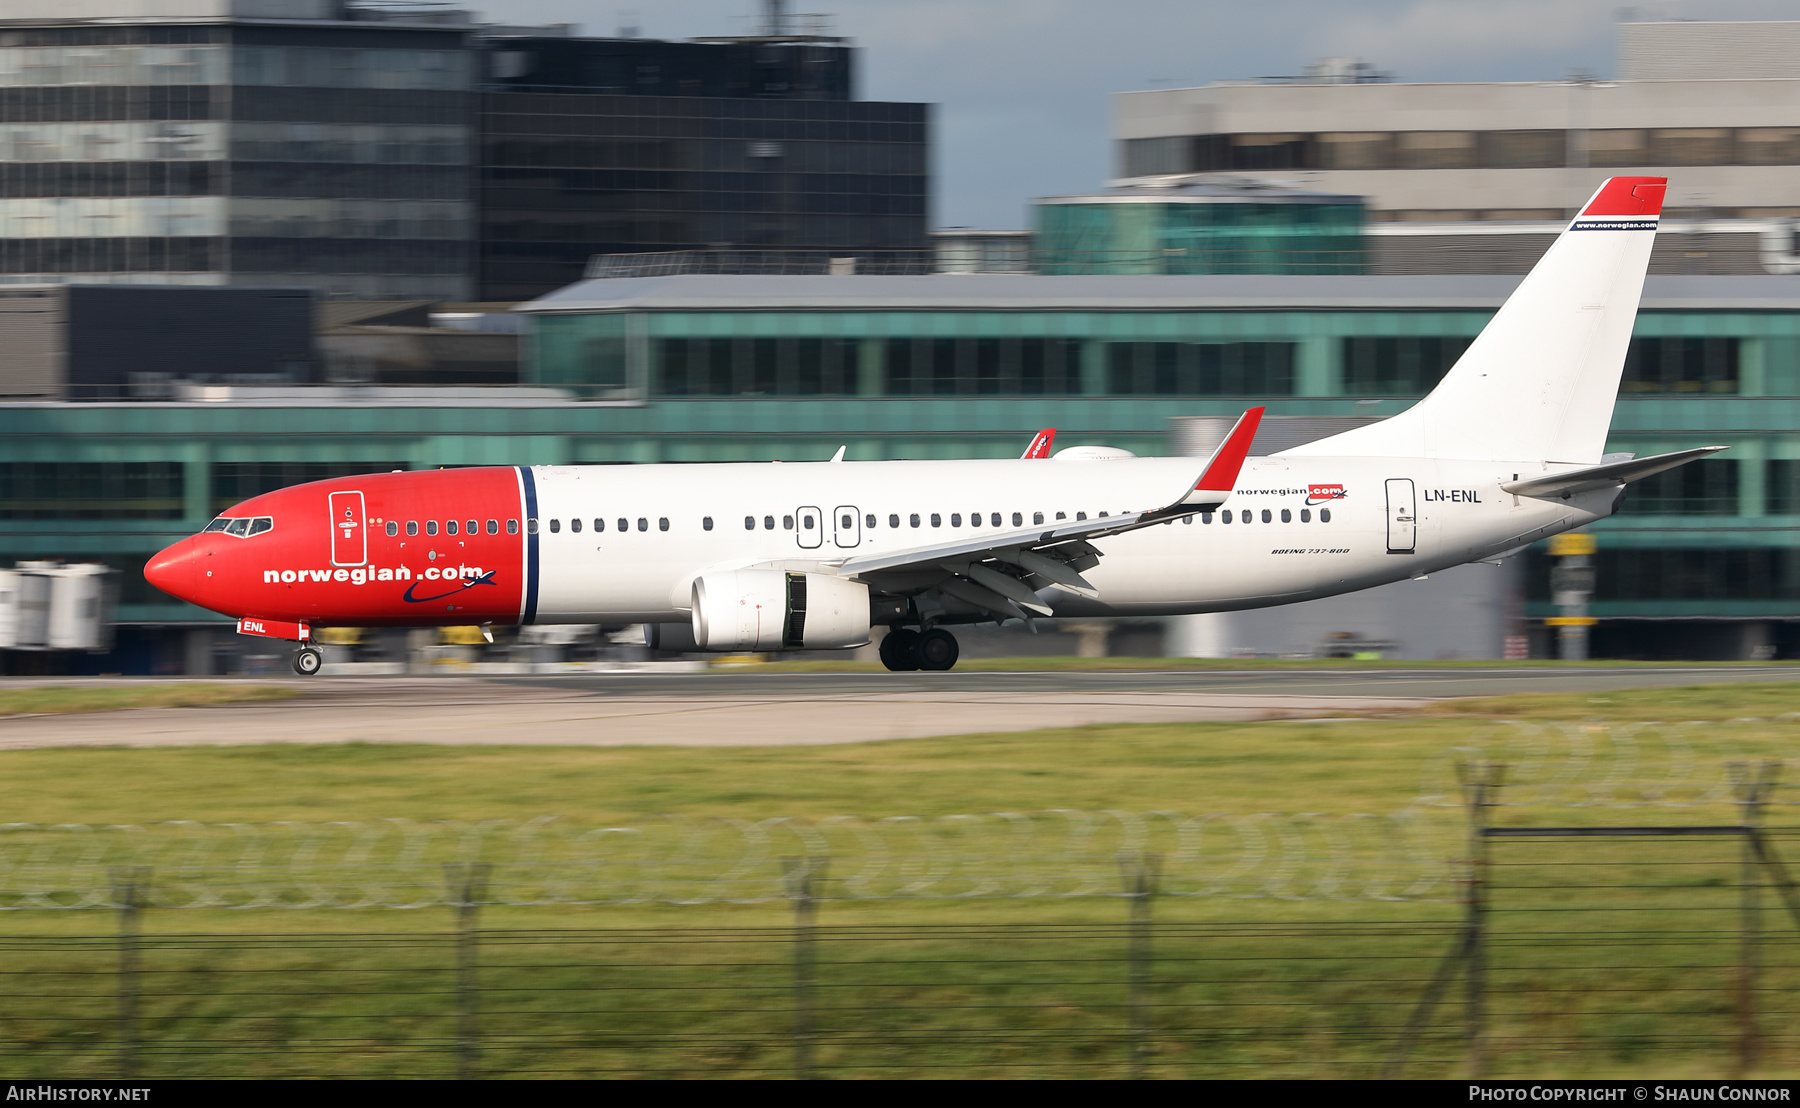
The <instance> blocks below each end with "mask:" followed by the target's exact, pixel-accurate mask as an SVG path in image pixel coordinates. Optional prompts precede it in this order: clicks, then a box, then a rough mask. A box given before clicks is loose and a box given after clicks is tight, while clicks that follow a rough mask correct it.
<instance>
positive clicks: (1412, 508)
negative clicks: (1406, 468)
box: [1387, 477, 1419, 554]
mask: <svg viewBox="0 0 1800 1108" xmlns="http://www.w3.org/2000/svg"><path fill="white" fill-rule="evenodd" d="M1418 534H1419V513H1418V505H1417V504H1416V503H1414V497H1413V483H1412V481H1411V480H1410V479H1408V478H1405V477H1392V478H1389V479H1388V483H1387V552H1388V553H1389V554H1411V553H1412V552H1413V551H1414V550H1415V549H1417V548H1418V545H1419V539H1418Z"/></svg>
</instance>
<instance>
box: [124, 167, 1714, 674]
mask: <svg viewBox="0 0 1800 1108" xmlns="http://www.w3.org/2000/svg"><path fill="white" fill-rule="evenodd" d="M1665 184H1666V181H1665V179H1664V178H1660V177H1616V178H1613V179H1611V180H1609V181H1607V182H1606V183H1605V184H1604V185H1602V186H1601V187H1600V189H1599V190H1598V191H1597V192H1596V193H1595V194H1594V196H1593V198H1592V199H1591V200H1590V201H1589V202H1588V204H1587V205H1586V206H1585V207H1584V208H1583V210H1582V212H1581V214H1580V215H1578V216H1577V217H1576V218H1575V219H1574V220H1573V221H1571V223H1570V224H1569V227H1568V229H1567V230H1566V231H1565V232H1564V233H1563V234H1562V236H1561V237H1560V238H1558V239H1557V241H1556V242H1555V244H1554V245H1552V246H1551V248H1550V250H1549V251H1548V252H1547V253H1546V254H1545V255H1544V257H1543V258H1542V260H1540V261H1539V263H1538V264H1537V266H1536V267H1535V268H1534V269H1533V270H1532V271H1531V273H1530V275H1529V276H1527V277H1526V278H1525V280H1524V282H1523V283H1522V284H1520V286H1519V288H1518V290H1517V291H1516V292H1514V294H1513V295H1512V297H1511V298H1510V299H1509V300H1508V301H1507V302H1506V304H1505V305H1504V306H1503V307H1502V308H1501V309H1500V311H1499V312H1498V313H1497V314H1496V315H1495V316H1494V318H1493V319H1492V320H1491V321H1490V322H1489V323H1488V325H1487V327H1486V328H1485V329H1484V330H1483V331H1482V332H1481V335H1480V336H1479V337H1478V338H1477V339H1476V340H1475V342H1474V343H1473V344H1472V345H1471V346H1470V347H1469V349H1468V351H1467V352H1466V353H1465V354H1464V355H1463V357H1462V358H1461V359H1460V360H1459V361H1458V362H1457V363H1456V365H1455V366H1454V367H1453V368H1452V369H1451V370H1450V372H1449V373H1448V374H1447V375H1446V376H1445V377H1444V379H1443V381H1442V382H1441V383H1440V384H1439V385H1438V387H1437V388H1436V389H1434V390H1433V391H1432V392H1431V394H1430V395H1429V396H1427V397H1425V398H1424V399H1423V400H1422V401H1420V402H1419V403H1418V404H1416V405H1414V406H1413V407H1412V408H1411V409H1409V410H1407V411H1405V412H1403V413H1401V414H1400V415H1397V416H1395V417H1393V418H1392V419H1388V420H1385V421H1383V422H1381V423H1375V424H1370V425H1367V426H1363V427H1359V428H1357V429H1355V430H1352V431H1348V432H1346V433H1344V434H1341V435H1335V436H1333V437H1331V438H1327V439H1322V440H1319V441H1317V442H1313V443H1310V444H1308V445H1306V446H1302V447H1298V448H1296V449H1292V450H1285V451H1281V452H1279V453H1276V454H1273V455H1270V456H1268V457H1259V458H1247V454H1248V451H1249V447H1250V443H1251V440H1252V438H1253V437H1254V436H1255V432H1256V427H1257V423H1258V421H1259V420H1260V419H1261V416H1262V411H1263V410H1262V409H1261V408H1253V409H1251V410H1250V411H1248V412H1246V413H1245V414H1244V416H1243V417H1242V418H1241V419H1240V420H1239V421H1238V423H1237V425H1236V426H1235V427H1234V428H1233V430H1232V432H1231V433H1230V435H1229V436H1228V437H1227V438H1226V440H1225V441H1224V443H1223V444H1222V445H1221V446H1220V447H1219V448H1218V450H1217V451H1216V452H1215V453H1214V455H1213V456H1212V457H1210V458H1207V459H1204V460H1197V459H1192V458H1135V457H1131V456H1130V455H1129V454H1127V453H1126V452H1124V451H1118V450H1108V449H1105V448H1095V447H1076V448H1072V449H1070V450H1064V451H1061V452H1059V453H1058V454H1057V455H1055V456H1054V457H1053V458H1050V459H1048V460H1045V459H1042V457H1041V455H1042V454H1043V453H1046V452H1047V449H1048V441H1047V439H1044V438H1043V436H1045V435H1047V434H1049V432H1048V431H1046V432H1041V433H1040V440H1043V448H1042V449H1038V448H1037V444H1036V443H1035V442H1034V448H1033V449H1028V450H1027V451H1026V456H1025V457H1023V458H1019V459H1013V460H991V461H884V462H847V461H842V460H841V459H842V456H843V452H842V451H841V450H840V451H839V452H838V455H837V457H836V458H834V459H833V460H832V461H831V462H820V463H786V464H783V463H742V464H723V465H646V466H517V467H490V468H481V469H461V470H441V471H432V472H416V473H393V474H379V475H370V476H364V477H347V478H338V479H334V480H329V481H318V482H313V483H311V484H306V485H300V486H296V487H294V488H289V489H283V490H280V491H278V492H273V493H269V494H266V495H263V496H259V497H255V498H253V499H250V500H247V501H245V502H244V503H242V504H240V505H238V506H237V507H235V508H233V509H232V510H231V511H229V512H227V513H226V514H225V515H223V516H221V517H219V518H218V519H216V520H214V521H213V522H212V523H211V524H210V525H208V527H207V528H206V530H205V531H203V532H202V533H200V534H198V535H195V536H192V537H190V538H187V539H184V540H182V541H181V542H178V543H176V544H175V545H173V546H171V547H169V548H168V549H167V550H165V551H163V552H162V553H160V554H158V555H157V556H156V558H155V559H153V560H152V561H151V562H150V564H149V565H148V566H147V567H146V569H145V576H146V577H147V578H148V579H149V580H150V582H151V583H152V584H153V585H155V586H156V587H157V588H160V589H162V590H163V591H164V592H167V593H170V594H172V595H175V596H179V597H182V598H184V599H187V600H190V601H192V602H194V603H196V604H199V605H202V606H204V607H207V608H211V609H213V610H215V611H219V612H223V613H226V614H228V615H232V616H235V617H238V619H239V625H238V626H239V630H240V631H242V632H243V633H246V634H259V635H267V636H272V637H277V638H286V639H290V640H295V641H298V642H299V643H301V644H302V646H301V649H300V650H299V651H298V652H297V654H296V656H295V668H296V669H297V670H299V671H300V672H302V673H310V672H316V671H317V669H318V665H319V656H318V653H317V651H315V650H313V649H312V647H311V646H310V645H307V644H308V643H309V642H310V638H311V628H312V627H313V626H314V625H347V626H377V625H401V626H419V625H449V624H476V623H479V624H484V625H485V624H496V623H497V624H529V623H534V622H543V623H558V624H571V623H593V624H604V625H611V626H620V625H624V624H631V623H643V624H648V625H650V626H651V627H652V632H651V636H650V638H651V642H652V645H656V646H661V647H665V648H673V649H696V650H711V651H769V650H806V649H823V650H835V649H842V648H845V647H853V646H859V645H862V644H865V643H867V642H868V641H869V640H870V638H871V634H870V632H871V629H872V628H873V627H876V626H885V627H887V628H889V629H890V630H889V632H888V634H887V635H886V637H884V638H883V639H882V642H881V657H882V660H883V661H884V662H885V663H886V664H887V666H888V668H890V669H895V670H913V669H926V670H946V669H949V668H950V667H951V666H953V665H954V664H955V663H956V659H957V654H958V648H957V643H956V639H955V638H954V636H953V635H952V633H951V632H950V630H949V628H950V627H952V626H954V625H957V624H968V623H977V622H986V621H1004V620H1007V619H1020V620H1023V621H1025V622H1026V623H1027V624H1034V621H1035V620H1036V619H1038V618H1042V617H1062V616H1079V617H1092V616H1162V615H1179V614H1185V613H1196V612H1218V611H1230V610H1235V609H1243V608H1257V607H1263V606H1267V605H1274V604H1287V603H1291V602H1294V601H1300V600H1311V599H1314V598H1317V597H1323V596H1331V595H1333V594H1336V593H1345V592H1351V591H1354V590H1357V589H1365V588H1369V587H1371V586H1374V585H1380V584H1384V583H1387V582H1390V581H1398V580H1403V579H1405V578H1409V577H1418V576H1421V575H1423V574H1427V573H1430V572H1432V571H1434V570H1439V569H1443V568H1446V567H1449V566H1454V565H1460V564H1462V563H1464V562H1470V561H1476V560H1484V559H1492V558H1494V557H1496V556H1499V555H1504V554H1508V553H1512V552H1516V551H1518V550H1519V549H1522V548H1523V547H1525V546H1526V545H1528V544H1530V543H1532V542H1535V541H1536V540H1538V539H1541V538H1544V537H1545V536H1548V535H1553V534H1556V533H1558V532H1561V531H1566V530H1569V529H1571V528H1575V527H1580V526H1583V525H1585V524H1589V523H1592V522H1594V521H1595V520H1598V519H1604V518H1605V517H1607V516H1609V515H1611V514H1612V513H1613V511H1614V510H1615V509H1616V508H1617V506H1618V503H1619V500H1620V497H1621V494H1622V492H1623V490H1624V488H1625V485H1626V483H1627V482H1630V481H1634V480H1637V479H1639V478H1642V477H1647V476H1649V475H1651V474H1654V473H1659V472H1661V471H1663V470H1666V469H1670V468H1672V467H1674V466H1678V465H1681V464H1683V463H1685V462H1689V461H1692V460H1694V459H1696V458H1700V457H1702V456H1704V455H1707V454H1710V453H1713V452H1714V451H1717V450H1720V449H1723V448H1722V447H1716V446H1709V447H1701V448H1699V449H1693V450H1683V451H1678V452H1676V453H1672V454H1662V455H1658V456H1655V457H1650V458H1632V457H1630V456H1628V455H1618V456H1603V455H1602V450H1603V449H1604V443H1605V441H1606V433H1607V427H1608V424H1609V423H1610V421H1611V419H1612V410H1613V402H1614V399H1615V397H1616V395H1617V393H1618V389H1619V377H1620V373H1621V371H1622V368H1623V365H1624V359H1625V351H1626V344H1627V342H1628V341H1629V339H1630V336H1631V329H1632V323H1633V320H1634V319H1635V317H1636V314H1637V306H1638V299H1639V296H1640V294H1641V292H1642V288H1643V279H1644V271H1645V268H1646V266H1647V264H1648V261H1649V256H1650V247H1651V244H1652V242H1653V240H1654V238H1655V232H1656V225H1657V218H1658V216H1659V214H1660V212H1661V208H1662V198H1663V191H1664V186H1665ZM1034 455H1035V456H1034Z"/></svg>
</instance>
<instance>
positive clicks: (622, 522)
mask: <svg viewBox="0 0 1800 1108" xmlns="http://www.w3.org/2000/svg"><path fill="white" fill-rule="evenodd" d="M619 530H620V531H629V530H631V521H630V520H628V519H626V518H625V517H624V516H620V517H619Z"/></svg>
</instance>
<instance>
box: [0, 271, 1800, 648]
mask: <svg viewBox="0 0 1800 1108" xmlns="http://www.w3.org/2000/svg"><path fill="white" fill-rule="evenodd" d="M982 279H983V278H976V279H975V280H982ZM1490 314H1491V312H1489V311H1487V310H1423V309H1395V310H1382V311H1372V310H1326V309H1307V310H1280V311H1277V310H1216V311H1215V310H1208V311H1127V310H1112V311H1060V312H1057V311H1042V310H1032V311H1024V310H1020V311H900V310H881V311H825V310H814V311H778V310H764V311H737V310H718V311H700V310H681V311H661V310H655V311H652V310H641V311H609V312H591V313H577V312H571V313H567V314H558V315H540V316H537V317H536V318H535V319H534V321H533V328H534V333H533V335H532V336H531V342H530V344H529V358H528V366H529V373H530V376H531V377H532V378H533V383H536V384H539V385H552V386H560V387H564V388H567V389H569V390H570V391H571V392H572V393H575V394H578V395H580V396H582V397H585V399H580V400H570V401H563V402H558V401H548V402H543V403H540V404H536V405H533V404H530V403H526V402H523V401H515V402H512V403H510V404H508V405H507V406H496V407H481V406H475V405H474V404H473V402H471V404H470V405H469V406H460V407H459V406H401V405H383V406H369V407H356V406H346V405H332V404H329V403H323V402H322V403H319V404H317V405H310V406H309V405H298V404H293V403H291V402H289V403H285V404H279V405H278V404H269V405H257V404H252V403H215V404H149V403H137V404H130V403H122V404H29V405H27V404H21V405H8V406H0V482H3V483H4V484H3V487H0V564H9V563H10V562H11V561H12V560H13V559H21V558H41V557H61V558H69V559H101V560H105V561H108V562H110V563H112V564H114V565H116V566H117V567H118V568H120V569H121V570H122V571H123V581H122V585H123V588H122V596H121V606H120V612H119V614H120V617H121V619H123V620H126V621H135V622H163V621H169V622H180V621H185V620H196V619H204V618H208V617H206V616H205V614H204V613H201V612H198V611H196V610H194V609H192V608H188V607H186V606H184V605H181V604H178V603H175V602H172V601H170V600H169V599H168V598H166V597H162V596H160V595H159V594H156V593H154V592H153V591H152V590H150V589H149V588H148V586H147V585H146V584H145V583H144V582H143V580H142V577H141V575H140V572H139V571H140V570H141V567H142V564H143V561H144V559H145V558H146V557H147V556H148V555H150V554H151V553H153V552H154V551H155V550H157V549H158V548H160V547H161V546H163V545H164V544H166V543H167V542H169V541H170V540H172V539H173V538H175V537H177V536H179V535H183V534H187V533H190V532H192V531H194V530H196V529H197V528H199V527H200V526H201V525H202V524H203V523H204V522H205V521H206V520H207V519H208V518H210V517H211V516H212V515H214V514H215V513H216V512H217V511H218V510H220V509H221V508H223V507H225V506H227V505H228V504H230V503H234V502H236V501H237V500H239V499H242V498H243V497H245V496H249V495H254V494H255V493H257V492H260V491H263V490H264V489H266V488H273V487H278V486H280V485H283V484H288V483H292V482H296V481H301V480H308V479H314V478H317V477H323V476H330V475H336V474H342V473H353V472H358V471H385V470H390V469H396V468H412V469H422V468H432V467H438V466H460V465H481V464H516V463H546V464H547V463H645V462H703V461H748V460H762V459H771V458H781V459H786V460H799V459H824V458H827V457H829V456H830V455H831V453H832V451H834V450H836V449H837V447H838V446H839V445H845V446H847V447H848V449H849V454H848V456H849V457H850V458H851V459H876V458H956V457H1008V456H1016V455H1017V454H1018V452H1019V451H1020V450H1021V449H1022V448H1023V447H1024V444H1025V442H1026V440H1027V438H1028V437H1029V435H1030V434H1031V432H1033V431H1035V430H1036V429H1038V428H1040V427H1057V428H1059V429H1060V433H1059V436H1058V439H1057V444H1058V446H1059V447H1060V446H1065V445H1076V444H1081V443H1101V444H1108V445H1117V446H1123V447H1126V448H1128V449H1132V450H1135V451H1137V452H1139V453H1142V454H1156V453H1162V452H1165V451H1166V450H1167V449H1168V445H1167V442H1168V431H1169V426H1168V418H1169V417H1171V416H1178V415H1221V416H1228V415H1235V414H1237V413H1238V412H1240V411H1241V410H1242V409H1243V407H1244V406H1245V405H1246V404H1247V403H1248V402H1250V401H1256V402H1267V403H1268V405H1269V411H1270V414H1272V415H1389V414H1393V413H1395V412H1398V411H1400V410H1402V409H1404V408H1405V407H1406V406H1408V405H1409V404H1410V403H1411V402H1412V398H1413V397H1416V396H1417V395H1418V394H1419V393H1420V392H1422V391H1423V390H1424V389H1425V388H1428V387H1429V386H1430V384H1431V382H1433V381H1435V380H1436V378H1437V376H1438V375H1440V374H1441V373H1442V372H1443V370H1444V369H1445V368H1447V366H1448V364H1449V363H1450V362H1451V361H1453V360H1454V358H1455V357H1456V355H1457V354H1458V353H1460V351H1461V349H1462V347H1463V345H1464V344H1465V343H1466V342H1467V340H1468V339H1470V338H1472V337H1473V336H1474V335H1475V334H1476V333H1477V332H1478V331H1479V330H1480V329H1481V327H1482V325H1483V324H1484V323H1485V322H1486V321H1487V319H1488V317H1489V315H1490ZM1636 334H1637V342H1636V343H1635V344H1634V352H1633V358H1634V364H1635V365H1638V366H1640V367H1650V368H1642V369H1640V370H1639V371H1637V372H1636V375H1635V376H1629V377H1628V378H1627V380H1626V382H1625V385H1624V388H1623V389H1622V391H1621V396H1620V399H1619V404H1618V408H1617V412H1616V414H1615V417H1614V420H1613V434H1612V436H1611V438H1610V440H1609V442H1608V447H1607V448H1608V450H1611V451H1634V452H1636V453H1639V454H1651V453H1658V452H1663V451H1671V450H1680V449H1684V448H1687V447H1692V446H1699V445H1705V444H1725V445H1728V446H1729V447H1730V448H1731V449H1730V451H1729V452H1728V453H1726V454H1723V455H1721V456H1719V457H1718V458H1717V459H1713V460H1710V461H1708V462H1706V463H1703V464H1701V465H1698V466H1693V467H1689V468H1687V469H1684V470H1681V471H1678V472H1677V473H1675V474H1671V475H1668V476H1667V477H1664V478H1659V479H1657V480H1655V481H1651V482H1646V483H1644V484H1643V485H1641V486H1638V487H1637V489H1635V490H1634V492H1633V494H1632V495H1631V497H1630V498H1629V499H1628V500H1627V501H1626V507H1625V510H1623V511H1622V512H1621V513H1620V514H1619V515H1617V516H1616V517H1614V518H1612V519H1610V520H1607V521H1606V522H1604V523H1603V524H1601V525H1599V527H1597V528H1596V530H1597V531H1598V532H1599V533H1600V536H1601V537H1600V545H1601V550H1602V557H1601V559H1600V563H1599V564H1600V566H1601V584H1600V591H1599V594H1598V596H1597V599H1596V603H1595V604H1594V613H1595V614H1596V615H1598V616H1600V617H1601V618H1602V619H1607V618H1616V617H1621V616H1631V617H1642V618H1676V617H1681V618H1720V617H1724V618H1752V617H1754V618H1769V619H1800V439H1797V438H1796V437H1795V436H1794V434H1793V433H1792V428H1794V427H1796V426H1800V312H1783V311H1718V310H1698V309H1696V310H1673V309H1671V310H1647V311H1645V312H1643V313H1642V314H1641V315H1640V316H1639V319H1638V323H1637V331H1636ZM1544 569H1545V567H1544V564H1543V562H1542V560H1541V559H1534V560H1533V561H1532V562H1531V569H1530V573H1529V574H1528V607H1527V611H1528V614H1530V615H1533V616H1544V615H1550V614H1554V612H1553V610H1552V609H1551V608H1550V606H1549V604H1548V599H1549V598H1548V595H1547V589H1546V588H1545V586H1544V584H1543V581H1542V580H1541V579H1542V577H1543V575H1544Z"/></svg>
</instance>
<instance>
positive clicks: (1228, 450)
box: [1181, 408, 1265, 504]
mask: <svg viewBox="0 0 1800 1108" xmlns="http://www.w3.org/2000/svg"><path fill="white" fill-rule="evenodd" d="M1264 410H1265V409H1263V408H1251V409H1250V410H1249V411H1247V412H1245V413H1244V414H1243V415H1241V416H1239V417H1238V421H1237V425H1236V426H1234V427H1232V429H1231V434H1229V435H1226V436H1225V441H1224V442H1222V443H1220V444H1219V449H1217V450H1215V451H1213V456H1212V461H1211V462H1209V463H1207V466H1206V472H1205V473H1202V474H1201V475H1200V480H1198V481H1196V482H1194V488H1193V490H1192V491H1191V492H1189V493H1188V494H1187V496H1185V497H1183V498H1182V501H1181V502H1182V503H1183V504H1220V503H1223V502H1224V500H1225V498H1226V497H1228V496H1230V495H1231V490H1232V489H1233V488H1234V487H1235V486H1236V485H1237V476H1238V471H1239V470H1241V469H1243V468H1244V459H1245V458H1248V457H1249V456H1250V441H1251V440H1252V439H1254V438H1256V428H1257V427H1258V426H1259V425H1260V424H1261V423H1262V417H1263V412H1264Z"/></svg>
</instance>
